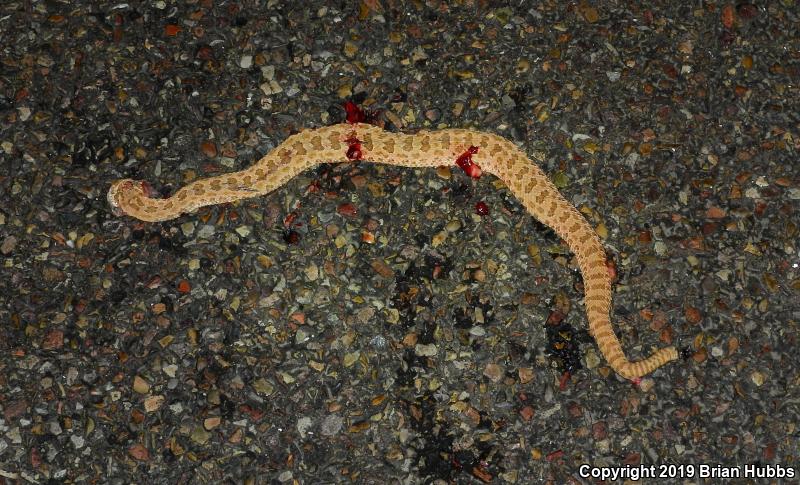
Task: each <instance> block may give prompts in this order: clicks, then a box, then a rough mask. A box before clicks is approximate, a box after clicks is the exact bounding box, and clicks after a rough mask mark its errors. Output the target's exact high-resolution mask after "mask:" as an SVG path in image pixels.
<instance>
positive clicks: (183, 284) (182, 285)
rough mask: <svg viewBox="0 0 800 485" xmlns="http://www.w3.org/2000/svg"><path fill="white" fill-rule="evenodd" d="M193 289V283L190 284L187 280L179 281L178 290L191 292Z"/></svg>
mask: <svg viewBox="0 0 800 485" xmlns="http://www.w3.org/2000/svg"><path fill="white" fill-rule="evenodd" d="M191 290H192V285H190V284H189V282H188V281H186V280H181V281H180V282H179V283H178V291H179V292H180V293H189V292H190V291H191Z"/></svg>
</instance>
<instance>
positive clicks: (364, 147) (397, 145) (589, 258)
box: [108, 123, 678, 380]
mask: <svg viewBox="0 0 800 485" xmlns="http://www.w3.org/2000/svg"><path fill="white" fill-rule="evenodd" d="M465 157H467V158H465ZM353 160H369V161H372V162H376V163H384V164H388V165H397V166H403V167H437V166H440V165H443V164H446V163H450V162H452V160H458V161H459V162H466V163H459V165H461V166H462V168H465V165H470V168H475V167H479V170H478V172H480V171H485V172H488V173H491V174H494V175H495V176H497V177H498V178H499V179H500V180H502V181H503V183H505V185H506V186H507V187H508V189H509V190H510V191H511V192H512V193H513V194H514V196H516V197H517V199H519V201H520V202H521V203H522V205H524V206H525V208H526V209H527V210H528V212H530V214H531V215H533V216H534V217H535V218H536V219H538V220H539V221H541V222H542V223H543V224H546V225H547V226H549V227H551V228H552V229H553V230H554V231H555V232H556V233H557V234H558V235H559V236H560V237H561V238H562V239H564V241H566V243H567V244H568V245H569V248H570V250H572V252H573V253H574V254H575V256H576V257H577V260H578V265H579V267H580V271H581V274H582V275H583V281H584V287H585V304H586V312H587V316H588V320H589V332H590V334H591V335H592V337H594V340H595V341H596V342H597V345H598V347H599V348H600V352H601V353H602V354H603V357H604V358H605V359H606V361H607V362H608V364H609V365H610V366H611V368H612V369H614V371H615V372H617V373H618V374H619V375H621V376H622V377H624V378H626V379H632V380H636V379H638V378H640V377H641V376H644V375H646V374H649V373H650V372H652V371H654V370H655V369H657V368H659V367H661V366H662V365H664V364H666V363H668V362H670V361H672V360H675V359H677V358H678V351H677V350H676V349H675V347H666V348H662V349H659V350H657V351H655V352H654V353H653V354H652V355H650V356H649V357H647V358H645V359H643V360H640V361H630V360H628V358H627V357H625V354H624V353H623V351H622V347H621V346H620V343H619V340H618V339H617V336H616V335H615V333H614V330H613V328H612V326H611V321H610V318H609V312H610V306H611V276H610V275H609V272H608V269H607V267H606V256H605V251H604V249H603V246H602V245H601V243H600V239H599V237H598V236H597V233H595V231H594V230H593V229H592V227H591V226H590V225H589V223H588V222H587V221H586V219H584V218H583V216H581V214H580V213H579V212H578V211H577V210H576V209H575V207H574V206H573V205H572V204H570V203H569V202H567V200H566V199H565V198H564V197H563V196H562V195H561V193H560V192H559V191H558V189H557V188H556V187H555V185H553V183H552V182H551V181H550V180H549V179H548V177H547V176H546V175H545V174H544V172H543V171H542V170H541V169H540V168H539V167H538V166H536V164H534V163H533V162H532V161H531V160H530V159H529V158H528V157H527V156H526V155H525V153H524V152H522V150H520V149H519V148H517V146H516V145H515V144H514V143H512V142H510V141H508V140H506V139H505V138H503V137H500V136H498V135H494V134H490V133H483V132H478V131H473V130H466V129H444V130H437V131H420V132H417V133H415V134H402V133H390V132H387V131H384V130H382V129H381V128H379V127H377V126H373V125H368V124H364V123H354V124H337V125H332V126H326V127H322V128H317V129H308V130H304V131H301V132H300V133H297V134H294V135H292V136H290V137H289V138H287V139H286V140H285V141H284V142H283V143H281V144H280V145H279V146H277V147H276V148H275V149H274V150H272V151H270V152H269V153H268V154H266V155H265V156H264V157H263V158H261V160H259V161H258V162H256V163H255V164H254V165H252V166H251V167H249V168H246V169H244V170H242V171H240V172H235V173H229V174H225V175H219V176H216V177H210V178H206V179H202V180H197V181H195V182H192V183H190V184H189V185H187V186H185V187H183V188H181V189H180V190H178V191H177V192H176V193H175V194H173V195H172V196H171V197H169V198H167V199H155V198H151V197H149V193H148V190H147V186H146V185H145V184H144V183H143V182H140V181H134V180H130V179H123V180H118V181H116V182H114V183H113V184H112V186H111V188H110V189H109V191H108V201H109V203H110V204H111V206H112V208H113V209H114V211H115V212H116V213H117V214H120V213H124V214H127V215H129V216H132V217H135V218H137V219H141V220H143V221H150V222H155V221H165V220H169V219H173V218H175V217H178V216H179V215H180V214H182V213H185V212H191V211H193V210H195V209H197V208H199V207H203V206H207V205H211V204H220V203H224V202H232V201H236V200H239V199H243V198H247V197H256V196H260V195H264V194H267V193H269V192H271V191H273V190H275V189H277V188H279V187H281V186H282V185H283V184H285V183H286V182H287V181H288V180H289V179H291V178H292V177H294V176H295V175H297V174H299V173H300V172H302V171H304V170H306V169H308V168H311V167H313V166H316V165H317V164H320V163H323V162H342V161H353ZM472 164H474V166H472ZM468 173H469V172H468ZM473 176H475V175H474V174H473Z"/></svg>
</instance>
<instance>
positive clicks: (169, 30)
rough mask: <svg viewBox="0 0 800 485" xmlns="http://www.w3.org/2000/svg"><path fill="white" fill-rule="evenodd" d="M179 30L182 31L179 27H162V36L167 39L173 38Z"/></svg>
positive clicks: (171, 25) (170, 25) (172, 25)
mask: <svg viewBox="0 0 800 485" xmlns="http://www.w3.org/2000/svg"><path fill="white" fill-rule="evenodd" d="M181 30H183V29H181V26H180V25H175V24H169V25H167V26H166V27H164V35H166V36H167V37H175V36H176V35H178V33H179V32H180V31H181Z"/></svg>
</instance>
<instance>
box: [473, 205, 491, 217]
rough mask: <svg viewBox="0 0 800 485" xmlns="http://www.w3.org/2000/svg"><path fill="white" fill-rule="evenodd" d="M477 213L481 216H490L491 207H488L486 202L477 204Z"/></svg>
mask: <svg viewBox="0 0 800 485" xmlns="http://www.w3.org/2000/svg"><path fill="white" fill-rule="evenodd" d="M475 213H476V214H478V215H479V216H488V215H489V206H488V205H486V202H483V201H480V202H478V203H477V204H475Z"/></svg>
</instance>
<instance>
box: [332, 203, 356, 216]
mask: <svg viewBox="0 0 800 485" xmlns="http://www.w3.org/2000/svg"><path fill="white" fill-rule="evenodd" d="M336 212H338V213H339V214H341V215H343V216H347V217H354V216H355V215H356V214H358V208H356V206H355V205H353V204H352V203H351V202H345V203H344V204H339V207H337V208H336Z"/></svg>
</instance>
